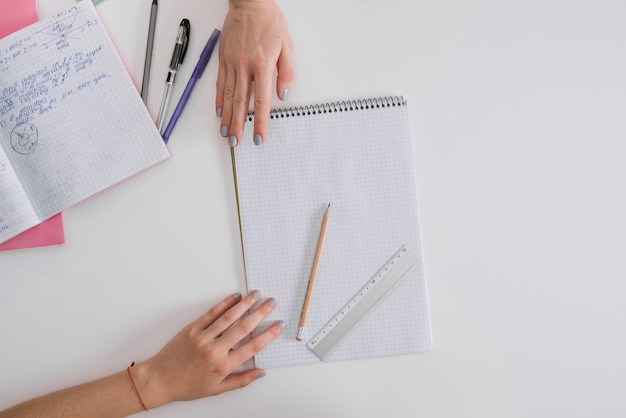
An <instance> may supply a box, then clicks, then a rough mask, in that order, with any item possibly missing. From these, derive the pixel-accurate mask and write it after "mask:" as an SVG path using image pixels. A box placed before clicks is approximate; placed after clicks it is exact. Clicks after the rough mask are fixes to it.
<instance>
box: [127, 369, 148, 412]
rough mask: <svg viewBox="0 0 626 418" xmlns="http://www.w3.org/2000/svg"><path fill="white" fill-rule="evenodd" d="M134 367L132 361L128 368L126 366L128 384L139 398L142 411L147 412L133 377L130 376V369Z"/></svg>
mask: <svg viewBox="0 0 626 418" xmlns="http://www.w3.org/2000/svg"><path fill="white" fill-rule="evenodd" d="M134 365H135V362H134V361H133V362H132V363H130V366H128V368H127V369H126V371H127V372H128V377H130V382H131V383H132V384H133V389H135V393H136V394H137V398H139V402H140V403H141V406H142V407H143V410H144V411H146V412H147V411H148V408H146V404H144V403H143V399H141V395H140V394H139V390H138V389H137V385H136V384H135V380H134V379H133V375H132V374H130V368H131V367H133V366H134Z"/></svg>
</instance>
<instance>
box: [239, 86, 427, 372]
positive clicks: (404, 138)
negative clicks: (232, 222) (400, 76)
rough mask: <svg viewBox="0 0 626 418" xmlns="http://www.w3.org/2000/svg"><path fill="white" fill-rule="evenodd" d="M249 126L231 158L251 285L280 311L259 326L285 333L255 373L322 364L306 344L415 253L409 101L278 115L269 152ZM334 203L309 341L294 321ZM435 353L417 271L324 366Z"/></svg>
mask: <svg viewBox="0 0 626 418" xmlns="http://www.w3.org/2000/svg"><path fill="white" fill-rule="evenodd" d="M252 133H253V117H250V118H249V120H248V121H247V122H246V126H245V130H244V136H243V140H242V141H241V144H240V145H239V146H238V147H237V148H236V149H235V151H234V164H235V172H236V180H237V190H238V200H239V210H240V221H241V232H242V240H243V250H244V260H245V267H246V280H247V284H248V288H249V289H250V290H251V289H259V290H261V291H262V292H263V294H264V295H265V296H266V297H269V296H274V297H276V298H277V300H278V307H277V308H276V309H275V310H274V312H272V314H271V315H270V316H269V317H268V319H267V320H266V321H265V322H264V323H263V324H261V326H260V327H259V328H258V329H257V331H256V333H258V332H261V331H262V330H263V329H264V328H265V327H267V326H268V325H269V324H271V323H273V322H274V321H276V320H284V321H285V322H286V323H287V327H286V328H285V330H284V331H283V333H282V335H281V336H280V337H279V338H278V339H277V340H276V341H274V342H273V343H272V344H270V346H269V347H267V348H266V349H265V350H263V351H262V352H260V353H259V354H257V356H255V360H256V364H257V366H258V367H265V368H271V367H283V366H292V365H300V364H309V363H317V362H319V361H320V360H319V359H318V358H317V357H316V356H315V355H314V354H313V353H312V352H311V351H310V350H309V349H308V347H307V346H306V343H307V342H308V341H309V339H310V338H312V337H313V335H314V334H315V333H316V332H317V331H318V330H319V329H320V328H322V327H323V326H324V325H325V323H326V322H327V321H328V320H329V319H330V318H331V317H332V316H333V315H334V314H335V313H336V312H337V311H338V310H339V309H340V308H341V307H342V306H343V305H344V304H345V303H346V302H347V300H348V298H349V297H351V296H352V295H354V293H355V292H356V291H357V290H358V289H360V288H361V287H362V286H363V284H364V283H365V282H366V281H367V280H368V279H370V278H371V277H372V276H373V275H374V274H375V273H376V272H377V271H378V269H380V267H381V266H382V265H383V264H384V263H385V262H386V261H387V260H388V259H389V258H390V257H391V256H393V255H394V254H395V252H396V251H397V250H398V249H399V248H400V247H401V246H402V245H406V246H407V247H409V248H411V249H413V250H415V251H416V252H417V253H418V254H420V259H421V242H420V230H419V221H418V210H417V198H416V191H415V178H414V172H413V161H412V153H411V135H410V132H409V124H408V112H407V106H406V103H405V102H404V101H403V99H402V98H397V97H396V98H381V99H370V100H362V101H351V102H342V103H336V104H335V103H333V104H328V105H320V106H312V107H306V108H299V109H290V110H283V111H274V112H273V113H272V118H271V119H270V121H269V126H268V131H267V138H266V141H265V143H264V144H263V145H261V146H255V145H253V143H252V141H251V140H250V138H252V136H253V135H252ZM329 203H330V204H331V207H332V213H331V215H330V219H329V224H328V229H327V235H326V241H325V245H324V250H323V254H322V256H321V261H320V265H319V270H318V274H317V280H316V284H315V288H314V290H313V296H312V300H311V305H310V310H309V314H308V320H307V324H306V332H305V336H304V339H303V340H302V341H296V338H295V337H296V334H297V330H298V322H299V318H300V313H301V309H302V305H303V303H304V296H305V293H306V288H307V284H308V279H309V273H310V269H311V265H312V263H313V257H314V254H315V248H316V245H317V239H318V235H319V228H320V225H321V222H322V218H323V216H324V211H325V209H326V207H327V205H328V204H329ZM431 347H432V342H431V331H430V318H429V308H428V297H427V292H426V283H425V280H424V275H423V268H422V263H421V260H420V263H419V265H418V266H417V268H416V269H414V270H413V272H412V273H410V275H409V276H408V277H407V278H406V279H404V280H403V282H402V283H401V284H400V285H399V287H397V288H396V289H395V290H394V292H393V293H392V294H391V295H390V296H389V297H387V298H386V299H385V301H384V302H383V303H382V304H380V305H379V306H378V307H377V310H376V311H375V312H374V313H373V314H372V315H370V316H369V317H368V318H367V319H366V320H365V321H363V322H362V323H361V324H360V325H359V326H358V327H357V329H356V330H355V331H354V332H353V333H352V334H351V335H350V337H348V338H347V339H346V340H345V341H344V342H343V343H342V345H341V346H340V347H339V348H338V349H337V350H336V351H335V352H334V353H333V354H332V355H331V356H330V358H329V360H328V361H337V360H348V359H357V358H366V357H380V356H387V355H397V354H408V353H414V352H420V351H428V350H430V349H431Z"/></svg>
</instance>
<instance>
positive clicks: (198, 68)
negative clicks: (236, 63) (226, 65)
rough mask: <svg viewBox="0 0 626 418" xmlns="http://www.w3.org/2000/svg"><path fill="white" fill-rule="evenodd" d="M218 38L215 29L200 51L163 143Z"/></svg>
mask: <svg viewBox="0 0 626 418" xmlns="http://www.w3.org/2000/svg"><path fill="white" fill-rule="evenodd" d="M219 37H220V31H219V30H218V29H215V30H214V31H213V33H212V34H211V37H209V40H208V41H207V43H206V45H205V47H204V49H203V50H202V54H200V59H199V60H198V64H196V68H194V70H193V73H192V74H191V78H190V79H189V81H188V82H187V86H186V87H185V91H183V95H182V96H180V100H179V101H178V104H177V105H176V109H174V113H172V119H170V122H169V123H168V124H167V127H166V128H165V132H163V141H165V143H166V144H167V141H168V140H169V138H170V135H171V134H172V131H173V130H174V125H176V122H177V121H178V118H179V117H180V115H181V114H182V113H183V109H184V108H185V105H186V104H187V101H188V100H189V96H191V92H192V91H193V88H194V87H195V85H196V82H197V81H198V79H199V78H200V77H202V73H204V69H205V68H206V66H207V64H208V63H209V59H210V58H211V54H212V53H213V50H214V49H215V45H216V44H217V40H218V39H219Z"/></svg>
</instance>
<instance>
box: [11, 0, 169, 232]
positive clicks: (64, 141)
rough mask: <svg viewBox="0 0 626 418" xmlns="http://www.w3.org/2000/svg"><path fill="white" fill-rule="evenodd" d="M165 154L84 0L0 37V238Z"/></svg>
mask: <svg viewBox="0 0 626 418" xmlns="http://www.w3.org/2000/svg"><path fill="white" fill-rule="evenodd" d="M168 156H169V153H168V151H167V148H166V147H165V145H164V144H163V141H162V139H161V137H160V135H159V133H158V131H157V130H156V128H155V126H154V123H153V121H152V119H151V117H150V115H149V114H148V112H147V110H146V108H145V106H144V104H143V102H142V101H141V97H140V96H139V94H138V93H137V90H136V88H135V86H134V85H133V83H132V80H131V79H130V77H129V75H128V73H127V72H126V70H125V68H124V65H123V63H122V61H121V59H120V58H119V56H118V54H117V52H116V51H115V48H114V46H113V43H112V42H111V39H110V38H109V37H108V34H107V33H106V30H105V29H104V26H103V24H102V22H101V20H100V18H99V16H98V14H97V12H96V10H95V8H94V6H93V4H92V3H91V2H80V3H77V4H76V5H74V6H72V7H70V8H68V9H67V10H64V11H62V12H60V13H58V14H56V15H55V16H53V17H51V18H49V19H46V20H43V21H40V22H39V23H37V24H34V25H31V26H29V27H27V28H25V29H23V30H21V31H19V32H16V33H14V34H12V35H9V36H7V37H6V38H4V39H2V40H0V219H2V221H1V222H0V243H1V242H4V241H6V240H8V239H10V238H11V237H13V236H15V235H17V234H19V233H20V232H22V231H24V230H26V229H28V228H30V227H32V226H34V225H37V224H39V223H41V222H43V221H44V220H46V219H48V218H49V217H51V216H53V215H55V214H57V213H59V212H60V211H62V210H63V209H65V208H67V207H69V206H71V205H73V204H75V203H77V202H79V201H81V200H83V199H85V198H87V197H89V196H92V195H93V194H95V193H98V192H100V191H102V190H104V189H106V188H108V187H110V186H112V185H114V184H116V183H118V182H120V181H122V180H124V179H126V178H128V177H130V176H132V175H133V174H136V173H138V172H139V171H142V170H144V169H146V168H148V167H150V166H152V165H154V164H156V163H158V162H159V161H162V160H164V159H166V158H167V157H168Z"/></svg>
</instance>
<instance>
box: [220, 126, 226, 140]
mask: <svg viewBox="0 0 626 418" xmlns="http://www.w3.org/2000/svg"><path fill="white" fill-rule="evenodd" d="M220 134H222V136H223V137H224V138H226V136H228V126H226V125H222V129H221V130H220Z"/></svg>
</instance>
